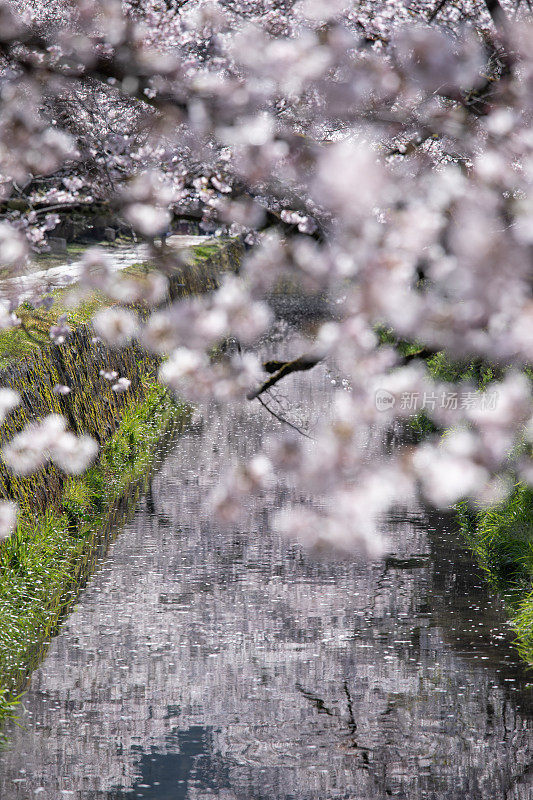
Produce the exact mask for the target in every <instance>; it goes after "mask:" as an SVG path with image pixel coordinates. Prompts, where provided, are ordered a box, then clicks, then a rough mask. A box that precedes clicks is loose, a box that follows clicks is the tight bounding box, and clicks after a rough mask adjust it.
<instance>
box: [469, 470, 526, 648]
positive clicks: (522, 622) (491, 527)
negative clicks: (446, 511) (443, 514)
mask: <svg viewBox="0 0 533 800" xmlns="http://www.w3.org/2000/svg"><path fill="white" fill-rule="evenodd" d="M458 511H459V520H460V524H461V528H462V531H463V533H464V535H465V537H466V539H467V542H468V544H469V545H470V547H471V548H472V550H473V551H474V553H475V555H476V558H477V561H478V563H479V564H480V566H481V567H482V569H483V571H484V572H485V575H486V577H487V579H488V581H489V583H490V584H491V585H492V586H493V587H494V588H495V589H496V590H497V591H498V592H500V593H501V594H502V595H503V596H504V597H505V602H506V607H507V610H508V613H509V616H510V620H511V623H512V625H513V627H514V629H515V630H516V633H517V645H518V649H519V652H520V654H521V655H522V657H523V658H524V659H525V660H526V661H527V662H528V663H530V664H533V591H532V589H533V489H531V487H528V486H524V485H522V484H518V485H517V486H516V487H515V489H514V491H513V492H512V494H511V496H510V497H509V498H508V499H506V500H505V501H503V502H502V503H500V504H499V505H497V506H495V507H494V508H490V509H485V510H482V511H478V512H474V511H472V509H469V508H468V506H467V505H466V504H461V505H460V506H459V509H458Z"/></svg>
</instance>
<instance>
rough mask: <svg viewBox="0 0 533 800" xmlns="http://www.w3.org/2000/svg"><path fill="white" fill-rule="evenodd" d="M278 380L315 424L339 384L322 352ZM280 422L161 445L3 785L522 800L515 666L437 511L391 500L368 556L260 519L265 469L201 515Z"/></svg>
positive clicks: (234, 795) (239, 413) (92, 793)
mask: <svg viewBox="0 0 533 800" xmlns="http://www.w3.org/2000/svg"><path fill="white" fill-rule="evenodd" d="M266 354H267V355H268V356H272V357H286V356H287V349H286V345H285V344H284V343H283V342H280V341H278V342H272V343H270V344H269V345H268V346H267V352H266ZM290 381H291V383H290V385H289V381H287V385H286V387H285V388H284V392H285V393H286V396H285V398H284V402H285V403H286V404H287V407H290V409H289V410H290V413H291V414H293V415H295V416H296V417H299V418H300V417H301V418H304V420H303V421H304V422H305V423H306V424H308V425H309V426H310V429H311V430H312V428H313V425H314V424H315V422H316V420H317V419H318V418H319V416H320V415H321V414H324V413H327V409H328V405H329V403H330V401H331V397H332V393H333V392H334V391H341V389H339V388H338V387H334V386H332V383H331V376H330V375H329V374H328V372H327V368H325V367H322V366H320V367H318V368H316V369H315V370H313V371H312V372H311V373H308V374H306V375H303V376H301V377H298V376H293V377H292V378H291V379H290ZM278 432H279V423H278V422H276V421H275V420H273V419H272V418H271V417H270V416H268V415H267V414H266V413H265V411H264V410H263V409H262V408H261V407H260V406H259V405H258V404H256V403H248V404H247V405H242V404H235V405H228V406H224V407H219V406H210V407H208V408H205V409H203V410H202V413H201V416H199V417H198V418H197V419H196V420H194V421H193V423H192V424H191V426H190V428H189V429H188V430H187V431H186V433H185V434H184V435H183V436H181V437H180V439H179V440H178V441H177V442H176V444H175V445H174V447H173V449H172V450H171V452H170V453H169V454H167V455H166V456H165V457H164V459H163V460H162V463H161V464H160V465H159V471H158V473H157V475H156V477H155V478H154V480H153V482H152V485H151V487H150V491H149V492H148V494H147V495H146V496H145V497H144V499H143V500H142V502H141V504H140V505H139V507H138V509H137V511H136V514H135V516H134V518H133V519H132V521H131V522H130V523H129V524H128V525H127V527H126V528H125V529H124V530H123V532H122V533H121V535H120V536H119V537H118V539H117V540H116V542H115V544H114V545H113V547H112V550H111V552H110V555H109V557H108V558H107V559H106V561H105V563H104V564H103V565H102V566H101V568H100V569H99V571H98V572H97V573H96V574H95V576H94V578H93V579H92V581H91V583H90V584H89V586H88V588H87V589H86V591H85V592H84V593H83V595H82V596H81V599H80V601H79V602H78V604H77V606H76V608H75V610H74V611H73V612H72V613H71V615H70V616H69V617H68V619H67V620H66V621H65V622H64V624H63V626H62V628H61V631H60V633H59V635H58V636H57V637H56V638H55V639H54V640H53V642H52V644H51V647H50V649H49V652H48V655H47V658H46V660H45V661H44V662H43V663H42V664H41V666H40V667H39V668H38V669H37V670H36V672H35V673H34V675H33V678H32V682H31V686H30V690H29V692H28V694H27V695H26V696H25V698H24V701H23V705H24V712H23V714H22V715H21V717H20V719H19V720H18V721H17V723H13V724H11V725H10V726H9V727H8V730H7V742H6V745H5V747H4V748H3V750H2V751H1V752H0V797H1V798H2V800H33V798H40V800H67V799H68V798H71V799H72V800H133V798H145V799H146V800H212V799H213V798H220V800H382V799H383V800H385V799H386V798H390V797H395V798H402V799H403V800H531V798H533V766H532V758H533V738H532V726H533V702H532V697H533V695H532V692H531V689H530V686H529V681H530V680H531V676H530V675H528V673H527V671H526V670H525V668H523V667H522V666H521V664H520V661H519V659H518V658H517V656H516V653H515V651H514V649H513V647H512V644H511V636H510V632H509V629H508V627H507V625H506V622H505V617H504V614H503V612H502V607H501V603H500V601H498V600H496V599H495V598H494V597H491V595H490V594H489V593H488V592H487V590H486V589H485V586H484V583H483V579H482V577H481V576H480V574H479V571H478V570H477V568H476V567H475V566H474V564H473V563H472V561H471V559H470V557H469V555H468V553H467V552H466V551H465V550H464V548H463V546H462V542H461V540H460V538H459V536H458V534H457V532H456V527H455V524H454V520H453V517H451V516H449V515H446V514H443V513H437V512H435V511H429V510H427V509H423V508H413V509H410V510H409V511H405V510H398V512H397V513H396V514H393V515H391V516H389V517H388V518H387V519H386V520H384V521H383V526H384V531H385V533H386V534H387V536H388V538H389V541H390V551H391V552H390V554H389V555H388V556H386V557H385V558H381V559H379V560H375V561H371V562H362V561H360V560H359V559H357V558H355V557H354V558H337V557H335V556H333V555H331V556H329V557H324V556H322V557H321V558H320V559H318V558H316V557H314V556H312V555H310V554H309V553H306V552H305V551H303V550H302V549H301V548H300V547H299V546H297V545H295V544H293V543H290V542H287V541H284V540H283V539H281V538H280V537H279V536H278V535H277V534H275V533H274V532H272V530H271V527H270V518H271V516H270V512H271V511H272V510H273V509H276V508H279V507H282V506H283V505H284V504H285V503H287V502H288V501H289V500H291V499H294V497H293V495H294V490H293V489H291V487H290V486H287V485H284V484H283V483H282V482H280V484H279V485H278V486H276V487H274V488H273V489H272V490H271V491H269V492H267V494H266V496H265V497H263V498H261V499H260V500H259V499H257V498H249V499H248V500H247V501H246V503H245V504H243V505H244V507H243V515H242V521H241V522H240V523H239V524H238V525H235V526H233V527H231V528H230V529H229V530H228V528H227V527H221V526H219V525H218V524H217V522H216V521H214V520H213V519H212V517H211V515H210V513H209V510H208V503H207V497H208V495H209V493H210V491H211V490H212V488H213V487H214V486H216V484H217V482H218V481H219V479H220V476H221V475H223V474H224V473H225V471H226V470H227V469H228V467H229V465H230V464H231V463H233V462H235V461H239V460H242V459H245V458H248V457H249V456H251V455H252V454H253V453H254V452H257V450H258V449H259V447H260V445H261V442H262V441H263V439H264V438H265V437H266V436H269V435H274V436H275V435H277V433H278ZM310 446H312V445H310Z"/></svg>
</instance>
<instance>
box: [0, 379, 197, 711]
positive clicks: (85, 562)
mask: <svg viewBox="0 0 533 800" xmlns="http://www.w3.org/2000/svg"><path fill="white" fill-rule="evenodd" d="M188 417H189V410H188V407H186V406H183V405H178V404H175V403H173V402H172V400H171V399H169V398H168V396H167V395H166V393H165V390H164V389H163V388H162V387H161V386H159V385H158V384H155V383H150V384H148V385H146V386H145V400H144V402H143V403H142V404H140V405H137V404H133V403H132V404H131V405H130V406H128V408H127V409H126V410H125V413H124V416H123V419H122V424H121V427H120V428H119V429H118V430H117V431H116V432H115V433H114V435H113V436H112V437H111V438H110V440H109V442H108V443H107V444H106V445H105V446H104V448H103V450H102V453H101V457H100V459H99V461H98V463H97V464H95V465H94V466H93V467H91V468H90V469H89V470H88V471H87V472H86V473H85V474H84V475H83V476H81V477H79V478H69V479H68V480H67V481H66V482H65V485H64V488H63V492H62V495H61V498H60V499H59V501H58V502H56V503H55V504H53V505H50V506H49V507H47V508H46V509H45V510H44V511H43V512H42V513H40V514H34V513H32V512H31V510H30V509H29V508H28V507H23V508H22V510H21V515H20V522H19V525H18V527H17V530H16V531H15V533H14V534H13V536H11V537H10V538H9V539H7V540H6V541H5V542H4V543H3V544H2V546H1V547H0V720H1V719H3V718H5V716H6V714H8V712H9V713H11V711H12V709H13V704H14V703H15V702H16V695H17V693H18V692H20V690H21V689H22V688H23V687H24V684H25V682H26V679H27V677H28V675H29V674H30V673H31V670H32V669H33V668H34V667H35V665H36V664H37V663H38V662H39V660H40V659H41V658H42V657H43V655H44V653H45V652H46V648H47V646H48V642H49V640H50V637H51V636H52V635H53V634H54V632H55V630H56V628H57V625H58V623H59V621H60V620H61V618H62V617H63V616H64V614H65V613H66V612H67V611H68V609H69V607H70V606H71V604H72V602H73V601H74V599H75V598H76V596H77V595H78V593H79V591H80V589H81V587H82V586H83V585H84V583H85V582H86V580H87V578H88V577H89V575H90V574H91V572H92V570H93V568H94V565H95V563H96V561H97V559H98V557H99V554H100V553H101V551H102V548H104V550H105V547H106V546H107V544H108V542H109V541H110V538H111V536H112V535H114V534H115V533H116V531H117V524H118V523H119V522H120V521H121V519H122V518H123V517H124V515H125V514H127V513H128V510H131V507H132V506H133V504H134V501H135V500H136V498H137V496H138V494H139V492H140V491H141V490H142V489H143V488H145V486H146V484H147V482H148V480H149V478H150V475H151V474H152V471H153V463H154V459H155V456H156V455H157V453H158V450H159V446H160V442H161V437H162V435H163V433H164V432H165V431H174V430H176V429H181V427H182V426H183V424H184V423H185V421H186V420H187V419H188ZM128 500H130V501H131V502H130V503H128V502H127V501H128Z"/></svg>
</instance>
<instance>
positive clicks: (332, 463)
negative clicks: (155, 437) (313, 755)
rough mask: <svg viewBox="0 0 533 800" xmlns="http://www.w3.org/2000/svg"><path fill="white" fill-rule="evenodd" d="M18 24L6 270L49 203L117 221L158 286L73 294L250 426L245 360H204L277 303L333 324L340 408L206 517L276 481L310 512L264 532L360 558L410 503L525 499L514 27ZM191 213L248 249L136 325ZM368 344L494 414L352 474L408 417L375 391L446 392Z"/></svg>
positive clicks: (481, 16) (524, 137)
mask: <svg viewBox="0 0 533 800" xmlns="http://www.w3.org/2000/svg"><path fill="white" fill-rule="evenodd" d="M16 6H17V8H18V11H19V12H20V13H17V11H16V10H15V4H13V3H8V2H6V1H5V0H1V2H0V31H1V32H0V59H1V62H0V64H1V66H0V70H1V72H0V76H1V80H2V87H1V101H0V187H1V199H4V200H6V201H7V200H9V199H10V198H13V197H20V196H29V197H30V199H31V207H30V208H29V209H28V211H27V212H24V211H20V210H13V209H12V208H10V206H9V204H8V205H6V211H5V214H4V217H5V219H4V221H3V222H2V223H0V247H1V250H2V268H3V269H4V270H5V271H6V272H10V271H17V270H19V271H20V270H23V269H25V268H26V265H27V262H28V259H29V257H30V253H31V250H32V248H35V247H36V246H39V242H40V241H42V240H43V238H44V237H45V235H46V230H47V228H46V226H47V225H48V226H50V225H52V224H53V223H54V221H55V218H54V217H53V216H52V217H48V222H46V221H45V218H44V217H43V214H44V213H49V211H50V209H48V210H47V205H48V206H49V205H51V204H52V203H53V204H54V205H59V206H61V204H62V203H67V202H72V200H73V199H76V200H80V199H82V200H83V198H88V197H90V198H94V197H98V198H103V197H105V198H107V199H108V200H110V201H111V202H112V203H113V204H114V206H115V207H116V208H117V213H119V214H121V215H122V218H123V219H124V220H126V221H127V223H128V224H129V225H131V226H132V228H133V229H134V230H135V231H136V232H137V234H138V235H139V236H141V237H143V238H144V239H145V240H146V241H147V242H148V243H149V244H150V246H151V248H152V251H153V256H154V261H155V260H156V263H157V266H158V272H155V273H154V274H153V275H151V276H148V277H147V279H146V280H145V281H144V282H143V281H134V280H133V279H132V278H131V277H123V278H120V276H119V275H118V274H117V273H113V272H112V270H110V269H109V268H108V266H107V265H106V259H105V256H104V255H103V254H102V253H101V252H100V251H98V250H92V251H89V252H88V253H87V254H86V257H85V264H86V270H85V274H84V277H83V281H82V282H83V283H84V285H86V286H90V287H93V288H94V287H96V288H99V289H101V290H103V291H104V292H105V293H106V294H107V295H108V297H109V298H110V300H111V301H112V302H113V303H114V304H115V305H114V306H113V307H111V308H109V309H107V310H104V311H101V312H99V313H98V315H97V316H96V317H95V320H94V327H95V332H96V334H97V335H98V336H99V337H101V338H102V339H104V340H105V341H106V342H108V343H110V344H112V345H115V346H124V345H126V344H128V343H129V342H130V341H131V340H132V339H134V338H135V339H138V340H139V341H141V342H143V343H144V345H145V346H146V347H147V348H148V349H150V350H152V351H154V352H156V353H158V354H161V355H164V356H165V360H164V362H163V364H162V366H161V370H160V378H161V380H162V381H163V382H164V383H165V384H166V385H168V386H169V387H170V388H171V389H172V390H173V391H174V392H175V393H176V394H178V395H179V396H185V397H187V398H190V399H192V400H194V401H199V402H200V401H202V402H203V401H204V400H206V399H208V398H215V399H217V400H229V399H232V400H233V399H235V398H236V397H242V398H243V402H247V401H246V400H244V398H245V396H246V394H249V395H250V390H251V388H252V389H253V387H254V386H255V387H257V386H259V385H260V384H261V381H262V380H263V379H264V375H263V376H262V375H261V372H260V370H259V364H258V361H257V359H256V357H255V356H254V355H253V353H250V352H244V353H241V354H236V355H234V356H233V357H228V358H225V359H214V358H212V357H211V355H212V348H213V347H215V346H216V345H217V344H218V343H219V342H221V341H223V340H224V339H225V338H227V337H235V338H236V339H237V340H238V341H239V342H240V343H241V345H242V347H244V348H247V347H251V346H253V345H254V343H255V342H256V341H257V340H258V338H259V337H261V336H262V335H263V334H264V333H265V332H266V330H267V329H268V327H269V325H270V324H271V312H270V310H269V306H268V299H269V297H270V295H271V294H272V292H274V291H275V290H276V288H277V287H280V286H283V285H288V286H292V287H297V288H298V290H299V291H301V292H303V293H305V294H307V295H309V296H315V297H316V296H319V297H327V298H328V299H329V302H330V303H331V305H332V306H333V307H334V308H335V314H334V315H333V320H330V321H327V322H324V323H323V324H321V325H320V326H319V329H318V330H317V331H316V337H315V340H314V344H313V348H314V349H313V353H312V355H313V357H315V358H316V360H320V359H327V360H328V361H329V362H331V363H335V365H336V369H338V371H339V373H340V374H341V375H342V378H343V380H344V384H345V386H346V387H348V390H346V391H344V392H342V393H341V394H340V395H339V398H338V400H337V401H336V402H335V406H334V408H333V410H332V413H331V414H330V415H325V416H324V419H323V420H322V422H321V424H320V426H319V430H317V431H316V432H315V437H314V441H313V443H309V442H307V441H306V440H304V439H303V437H302V438H301V441H300V440H298V439H297V440H294V439H293V438H290V439H289V440H288V441H285V440H282V439H281V438H280V440H279V442H278V443H277V445H276V447H274V448H273V449H272V450H271V451H267V450H265V452H264V453H261V454H260V455H257V456H256V458H255V460H254V461H252V462H251V463H250V464H246V465H240V466H239V468H238V469H237V470H236V472H235V474H234V475H233V478H232V481H229V482H228V483H227V484H224V486H223V487H221V490H220V493H219V495H218V497H217V498H216V499H215V507H216V508H217V509H218V512H219V513H220V514H221V515H223V516H225V517H226V518H228V519H230V518H233V515H234V512H235V511H236V510H237V509H238V507H239V502H240V498H242V497H243V496H244V495H245V494H246V493H249V492H253V491H263V490H265V488H266V487H267V486H268V482H269V480H270V479H271V474H272V471H274V470H275V471H276V472H280V471H286V472H287V473H288V474H291V475H292V478H291V479H294V480H296V481H297V482H298V484H299V485H300V486H301V490H302V493H303V494H306V493H307V495H309V494H310V493H320V494H321V495H324V503H323V504H322V506H321V508H320V510H319V511H317V510H316V509H314V510H313V509H312V508H311V507H305V509H299V510H297V511H296V513H295V515H293V516H292V517H290V518H287V517H284V518H283V519H280V520H279V521H278V522H279V526H280V528H281V529H283V530H286V531H288V532H290V533H291V534H295V535H297V536H298V537H299V538H301V539H303V540H305V541H309V542H311V543H313V544H315V545H316V546H324V545H336V546H339V547H341V548H343V549H349V548H350V547H353V546H357V547H359V548H360V549H361V550H363V551H367V552H369V553H375V552H377V551H378V550H379V547H380V543H379V540H378V539H377V534H376V521H377V519H378V518H379V515H381V514H383V513H384V512H385V511H386V510H387V509H388V508H389V507H390V506H391V505H392V504H393V503H397V502H400V501H405V500H406V499H407V498H409V497H412V496H415V495H416V494H417V493H421V494H422V495H423V496H424V497H425V498H426V499H427V500H429V501H431V502H433V503H435V504H437V505H440V506H449V505H451V504H453V503H455V502H456V501H457V500H459V499H462V498H469V499H471V500H472V501H474V502H477V503H493V502H495V501H497V500H498V499H500V498H501V497H503V496H504V495H505V493H506V492H507V491H508V490H509V487H510V486H511V485H512V484H513V482H515V481H516V480H522V481H527V482H532V481H533V470H532V466H531V444H532V441H531V440H532V436H531V430H532V429H533V417H532V403H531V381H530V378H529V373H528V369H529V368H530V365H531V363H532V361H533V298H532V277H533V276H532V267H531V265H532V245H533V136H532V134H531V121H532V111H533V55H532V54H533V47H532V44H533V24H531V22H530V21H529V20H528V11H527V6H526V4H522V6H519V4H513V3H512V2H510V0H502V2H495V0H494V1H493V2H490V3H489V2H487V3H485V2H483V1H482V0H464V2H459V0H454V2H452V1H451V0H449V2H447V3H434V2H431V3H430V2H425V0H418V2H415V3H411V2H409V3H407V2H406V3H396V2H393V0H379V2H374V1H372V2H370V0H368V2H367V1H366V0H362V2H358V3H353V2H343V1H341V0H329V1H328V2H325V0H324V1H323V2H316V0H302V1H301V2H297V3H283V4H281V3H276V2H271V1H270V0H257V2H255V1H254V2H252V3H249V2H239V0H237V2H231V3H229V2H226V1H225V0H220V2H216V1H215V0H209V2H207V1H206V2H203V1H202V0H193V1H192V2H186V3H183V4H176V5H175V6H173V5H172V4H168V5H167V4H163V3H160V2H157V1H156V0H150V1H149V2H146V3H142V4H140V3H136V2H134V1H133V0H128V2H124V3H120V2H118V0H106V2H100V1H99V0H82V1H81V2H79V3H77V4H74V6H72V5H69V13H68V14H66V15H64V14H63V13H62V8H63V6H62V4H61V3H60V2H57V3H55V4H50V3H42V4H39V3H32V4H31V8H30V4H26V3H25V2H24V1H23V0H19V2H18V3H17V4H16ZM516 6H519V7H518V8H517V7H516ZM45 10H46V13H45ZM24 193H26V194H24ZM40 205H41V206H42V208H41V207H38V206H40ZM43 209H44V211H43ZM192 211H194V212H195V213H198V214H200V215H201V216H202V224H203V225H204V228H205V229H206V230H208V231H212V232H215V233H218V234H222V233H224V234H229V235H240V236H242V238H243V240H244V241H245V242H246V243H247V244H249V245H251V249H250V250H249V252H248V255H247V257H246V259H245V260H244V263H243V264H242V266H241V269H240V272H239V274H238V275H235V276H231V277H228V278H227V279H226V280H225V281H224V282H223V283H222V285H221V286H220V287H219V288H218V289H217V290H216V291H214V292H213V293H212V294H210V295H209V296H206V297H204V298H196V299H192V300H191V299H180V300H177V301H176V302H174V303H173V304H172V305H171V306H170V307H168V308H163V309H161V308H155V309H154V311H153V313H152V314H151V316H149V317H148V318H143V319H142V320H140V319H139V318H138V316H137V314H136V313H135V312H133V311H132V310H131V309H130V308H128V307H127V306H128V305H130V304H131V303H137V302H141V301H142V302H144V303H145V305H146V306H147V307H155V306H158V305H159V304H160V303H161V302H162V299H163V298H164V296H165V294H166V289H167V282H166V278H165V275H166V273H170V272H171V271H172V270H174V269H175V268H176V267H177V266H179V263H178V261H179V259H178V255H177V254H176V253H175V252H173V251H172V248H168V247H165V246H164V245H163V244H160V243H159V239H158V237H160V236H161V235H164V234H165V232H166V231H167V229H168V227H169V226H170V225H171V220H172V217H173V215H174V214H175V215H178V216H179V214H180V213H185V212H187V213H189V212H192ZM14 310H15V309H14V308H12V307H10V306H6V311H5V315H4V317H5V325H4V327H7V326H8V325H9V324H11V323H10V322H9V320H10V319H11V317H10V316H9V315H10V314H12V312H13V311H14ZM4 317H2V319H4ZM13 324H14V323H13ZM383 330H386V331H389V332H390V333H391V336H392V339H393V340H395V341H400V340H401V341H404V342H410V343H419V344H420V352H421V353H422V352H424V353H428V354H430V355H431V354H434V353H438V352H444V353H445V354H446V357H447V358H448V359H449V360H450V361H455V362H460V363H464V362H468V361H469V360H476V361H477V362H479V363H481V364H486V365H491V367H492V368H493V373H494V376H495V379H496V380H495V384H494V385H493V388H494V390H495V391H497V392H498V397H499V402H498V404H497V407H496V408H490V409H489V408H476V409H472V408H464V409H455V410H454V411H453V414H452V413H451V411H450V409H446V408H441V407H435V408H428V409H426V413H427V415H428V416H429V417H430V418H431V419H432V421H433V423H434V424H435V429H436V430H440V431H444V433H443V434H442V435H439V434H435V435H433V436H432V437H429V438H426V439H425V440H424V441H423V442H422V443H421V444H418V445H417V444H413V445H412V446H411V447H409V448H404V449H402V450H401V451H400V452H393V453H392V454H391V455H385V454H380V455H379V457H376V458H375V459H370V460H369V459H368V457H367V443H368V441H369V438H370V437H371V435H373V432H375V431H376V430H378V431H379V430H381V431H383V430H385V429H387V428H389V429H390V427H391V426H394V425H395V424H399V423H402V422H403V421H404V420H405V418H406V417H408V416H409V409H407V408H405V407H403V408H402V407H401V404H399V403H396V404H392V405H391V406H390V408H388V409H385V410H384V409H383V408H379V407H378V406H377V404H376V392H378V391H379V392H388V393H389V394H390V395H391V396H399V395H401V393H425V394H431V393H435V392H439V391H440V392H442V391H443V387H442V386H441V385H440V384H439V383H438V382H436V381H435V380H434V379H432V377H431V375H430V373H429V371H428V369H427V366H426V363H425V361H424V360H423V359H422V358H420V359H418V360H417V359H416V358H410V359H409V361H408V362H406V360H405V358H403V357H402V355H401V354H400V352H399V351H398V348H396V347H394V346H393V345H390V344H383V340H382V337H381V336H380V335H379V332H380V331H383ZM54 335H56V334H54ZM57 335H58V336H61V331H59V332H57ZM124 380H127V379H126V378H120V379H119V381H124ZM287 380H290V378H287ZM116 385H117V386H119V382H117V384H116ZM121 385H122V384H121ZM113 388H115V386H114V387H113ZM469 388H471V387H468V386H466V387H464V386H461V385H460V384H458V385H457V386H455V387H454V389H455V390H456V391H462V390H465V389H469ZM116 391H119V388H117V389H116ZM252 394H253V393H252ZM65 436H68V434H66V433H65V434H63V437H65ZM290 436H291V437H292V433H291V434H290ZM280 437H281V433H280ZM24 442H25V440H23V441H22V442H14V443H13V444H12V445H9V446H8V449H7V451H6V452H7V454H8V458H10V456H9V454H10V453H11V452H13V454H15V455H16V454H17V453H18V452H19V451H18V450H17V448H19V450H20V453H19V456H20V458H22V455H21V454H22V453H24V452H25V450H24V448H25V443H24ZM9 447H11V448H12V450H9ZM67 450H68V447H67V444H65V452H66V451H67ZM82 451H83V447H82V448H80V453H82ZM43 452H47V453H51V451H50V449H49V448H48V449H46V448H45V449H44V450H43ZM54 452H55V451H54ZM84 452H85V457H86V458H85V460H87V458H88V455H89V448H88V447H86V448H85V451H84ZM51 457H52V458H55V459H56V460H58V459H59V461H58V463H59V462H60V461H61V458H63V456H61V455H59V456H58V455H57V453H55V455H54V453H52V455H51ZM35 458H37V456H35ZM71 459H73V456H71ZM12 460H13V459H12ZM15 460H16V459H15ZM34 460H35V459H34ZM30 461H31V458H30ZM83 461H84V457H83V456H80V460H79V462H78V461H75V459H74V460H73V461H72V460H71V462H68V458H66V457H65V458H63V462H62V463H65V464H67V462H68V463H70V464H71V466H72V464H73V463H74V465H75V466H77V465H78V463H79V464H81V463H82V462H83ZM24 463H25V464H26V462H24ZM28 463H29V462H28ZM36 463H37V462H36Z"/></svg>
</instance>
